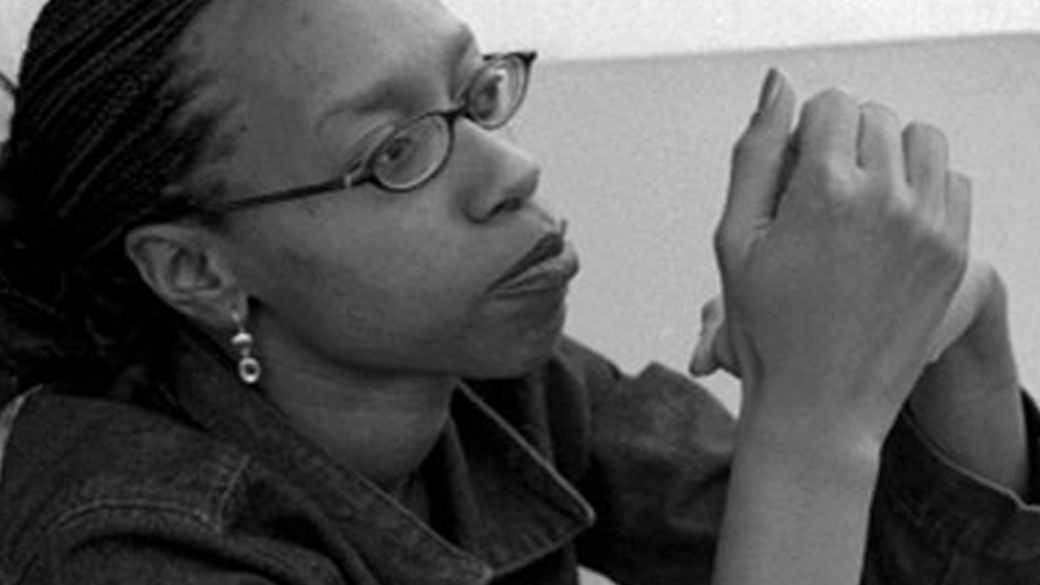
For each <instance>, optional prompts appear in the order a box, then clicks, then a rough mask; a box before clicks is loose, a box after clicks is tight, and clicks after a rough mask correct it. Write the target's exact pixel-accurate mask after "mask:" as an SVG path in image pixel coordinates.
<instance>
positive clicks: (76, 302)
mask: <svg viewBox="0 0 1040 585" xmlns="http://www.w3.org/2000/svg"><path fill="white" fill-rule="evenodd" d="M207 3H208V0H50V1H49V2H48V3H47V5H46V6H45V7H44V9H43V10H42V12H41V14H40V16H39V18H38V20H37V22H36V25H35V26H34V28H33V31H32V34H31V36H30V40H29V45H28V47H27V49H26V52H25V54H24V56H23V60H22V69H21V72H20V75H19V80H18V87H17V88H16V90H15V109H14V114H13V116H12V119H11V129H10V136H9V143H8V144H7V146H6V148H5V153H4V157H3V162H2V163H0V370H3V371H4V372H6V373H7V374H8V375H10V376H15V377H16V378H17V381H18V384H17V385H19V386H23V387H24V386H25V385H28V384H34V383H38V382H40V381H44V380H50V379H55V378H59V379H65V380H70V379H71V380H77V381H81V380H83V379H84V377H91V378H92V379H93V378H97V377H99V376H100V377H104V376H114V375H116V374H118V373H119V372H120V371H121V369H125V368H126V367H127V366H128V365H129V364H135V363H140V362H147V361H148V359H150V358H149V355H151V354H155V353H156V351H157V348H160V347H161V345H162V342H163V340H164V339H168V338H169V337H170V335H169V332H170V331H171V329H172V325H173V323H174V322H175V320H176V316H175V315H174V312H173V311H172V310H170V309H168V308H166V307H165V306H164V305H162V304H161V303H160V302H159V301H158V299H156V298H155V296H154V294H152V293H151V292H150V291H149V290H148V289H147V288H146V287H145V285H144V284H143V282H142V280H141V278H140V277H139V276H138V275H137V273H136V271H135V269H134V267H133V265H132V264H131V262H130V261H129V259H128V258H127V257H126V254H125V251H124V249H123V236H125V234H126V233H127V232H128V231H129V230H130V229H131V228H133V227H135V226H139V225H142V224H144V223H147V222H150V221H157V220H159V219H163V218H170V217H177V216H184V215H189V214H192V213H196V212H197V210H198V209H199V208H200V207H201V206H200V205H197V204H196V203H197V201H196V200H195V197H198V196H199V194H198V193H196V194H194V195H191V194H189V193H188V191H187V190H185V189H178V188H174V186H175V185H179V184H184V182H185V181H186V180H187V177H188V176H189V174H190V173H191V172H192V170H193V169H196V168H197V167H198V165H200V164H202V163H203V162H204V160H205V158H206V157H207V156H211V154H210V153H212V151H214V150H215V149H214V148H213V147H212V143H213V142H214V141H215V139H214V134H215V130H214V128H215V127H216V125H217V122H218V121H219V119H220V116H221V112H220V111H204V110H203V109H202V108H197V107H195V105H196V104H193V97H194V96H196V95H197V93H198V91H199V90H200V87H201V86H202V85H204V84H205V83H206V76H205V75H203V74H201V73H199V72H197V71H193V70H192V65H191V63H190V61H189V60H188V59H186V58H185V57H184V55H183V52H182V51H180V50H179V49H180V47H179V41H180V39H181V38H183V36H184V33H185V31H186V29H187V28H188V26H189V25H190V24H191V23H192V21H193V19H194V18H195V17H196V16H197V14H198V13H199V12H200V10H201V9H202V8H203V7H204V6H205V5H206V4H207ZM225 150H226V149H225ZM210 195H211V194H210ZM202 219H203V220H207V221H215V220H214V218H202ZM3 398H4V397H3V396H0V401H2V399H3Z"/></svg>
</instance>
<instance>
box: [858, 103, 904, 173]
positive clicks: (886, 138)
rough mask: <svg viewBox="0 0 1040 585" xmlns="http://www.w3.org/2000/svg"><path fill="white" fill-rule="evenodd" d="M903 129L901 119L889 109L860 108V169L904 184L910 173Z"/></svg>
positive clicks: (865, 106)
mask: <svg viewBox="0 0 1040 585" xmlns="http://www.w3.org/2000/svg"><path fill="white" fill-rule="evenodd" d="M899 126H900V122H899V117H898V116H896V113H895V112H894V111H893V110H892V109H890V108H888V107H886V106H883V105H881V104H878V103H867V104H863V107H861V108H860V127H859V156H858V161H859V166H860V167H861V168H863V169H866V170H869V171H873V172H879V173H884V174H885V175H886V176H888V177H889V178H890V179H892V180H893V181H899V182H900V184H902V183H905V182H906V176H905V174H906V173H905V170H904V169H905V164H904V161H903V158H904V157H903V143H902V140H901V138H900V132H899Z"/></svg>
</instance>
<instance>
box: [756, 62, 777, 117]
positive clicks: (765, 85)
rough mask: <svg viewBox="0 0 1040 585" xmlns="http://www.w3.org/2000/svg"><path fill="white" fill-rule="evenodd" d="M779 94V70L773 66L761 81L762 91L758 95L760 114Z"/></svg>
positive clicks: (770, 105) (771, 104) (769, 106)
mask: <svg viewBox="0 0 1040 585" xmlns="http://www.w3.org/2000/svg"><path fill="white" fill-rule="evenodd" d="M779 95H780V72H779V71H777V70H776V68H775V67H771V68H770V69H769V73H767V74H766V80H765V81H764V82H762V93H761V94H760V95H759V96H758V111H757V112H755V113H756V114H761V113H762V112H765V111H766V110H768V109H769V108H771V107H772V106H773V103H774V102H776V98H777V96H779Z"/></svg>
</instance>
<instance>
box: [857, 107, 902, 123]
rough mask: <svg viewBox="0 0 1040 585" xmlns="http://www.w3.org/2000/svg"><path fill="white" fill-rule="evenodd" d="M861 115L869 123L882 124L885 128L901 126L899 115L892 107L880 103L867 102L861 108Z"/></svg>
mask: <svg viewBox="0 0 1040 585" xmlns="http://www.w3.org/2000/svg"><path fill="white" fill-rule="evenodd" d="M860 115H862V116H863V117H864V118H865V119H866V120H867V121H868V123H874V124H880V125H882V126H884V127H889V128H892V127H894V128H898V127H899V125H900V121H899V114H897V113H896V111H895V110H894V109H892V108H891V107H889V106H887V105H885V104H883V103H880V102H874V101H871V102H866V103H864V104H863V105H861V106H860Z"/></svg>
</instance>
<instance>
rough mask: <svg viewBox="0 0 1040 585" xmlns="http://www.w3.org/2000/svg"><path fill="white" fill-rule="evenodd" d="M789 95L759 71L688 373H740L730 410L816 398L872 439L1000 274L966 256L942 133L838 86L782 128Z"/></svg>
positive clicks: (779, 78) (998, 294)
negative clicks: (736, 400) (738, 403)
mask: <svg viewBox="0 0 1040 585" xmlns="http://www.w3.org/2000/svg"><path fill="white" fill-rule="evenodd" d="M795 101H796V100H795V95H794V92H793V90H792V89H791V87H790V85H789V84H788V82H787V80H786V79H785V78H784V77H783V75H782V74H779V73H777V72H771V73H770V76H769V77H768V78H767V82H766V84H765V85H764V87H763V89H762V95H761V98H760V103H759V109H758V111H757V112H756V113H755V115H754V117H753V118H752V121H751V123H750V124H749V126H748V128H747V129H746V130H745V132H744V134H743V135H742V136H741V137H740V139H739V140H738V142H737V144H736V146H735V148H734V155H733V164H732V172H731V180H730V187H729V194H728V199H727V203H726V207H725V210H724V212H723V216H722V219H721V221H720V223H719V226H718V229H717V231H716V238H715V249H716V254H717V257H718V262H719V268H720V272H721V276H722V288H723V294H722V298H721V299H716V300H714V301H712V302H709V303H708V304H707V305H706V306H705V308H704V310H703V312H702V320H703V323H702V337H701V341H700V343H699V344H698V347H697V349H696V350H695V354H694V358H693V361H692V364H691V372H692V373H694V374H697V375H703V374H707V373H710V372H711V371H713V370H715V369H717V368H720V367H721V368H724V369H726V370H728V371H730V372H732V373H734V374H736V375H738V376H739V377H740V378H741V380H742V383H743V387H744V407H743V408H744V409H750V410H752V411H755V412H757V411H759V410H761V411H763V412H768V413H771V414H769V415H768V416H776V415H777V413H779V414H780V416H781V418H786V417H795V418H797V417H799V416H802V415H804V414H805V413H806V412H808V410H807V409H809V410H813V409H815V410H822V411H824V413H825V415H830V416H838V417H840V419H841V420H842V421H844V423H847V424H853V425H858V426H859V429H858V430H859V431H861V432H864V433H866V434H873V435H875V436H877V437H879V438H880V437H883V436H884V434H885V433H887V431H888V429H889V428H890V427H891V425H892V424H893V422H894V419H895V417H896V416H897V415H898V412H899V411H900V409H901V407H902V405H903V404H904V403H905V401H906V400H907V398H908V396H909V394H910V392H911V390H912V389H913V387H914V384H915V382H916V381H917V380H918V379H919V378H920V376H921V374H922V372H923V370H924V368H925V367H926V365H928V364H929V363H931V362H934V361H935V360H937V359H939V357H940V356H941V355H942V354H943V352H944V350H945V349H946V348H948V347H949V346H950V345H951V344H953V343H955V342H957V341H959V340H962V339H964V338H965V337H966V332H967V331H968V330H969V329H971V328H973V327H978V326H979V324H978V323H977V321H978V320H979V318H980V316H981V315H992V314H993V313H994V311H984V310H983V308H984V307H985V306H986V305H987V303H991V304H992V303H993V302H996V301H995V300H994V299H1001V300H1002V298H1003V296H1002V295H1003V288H1002V284H1001V283H1000V281H999V278H998V277H997V275H996V273H995V271H994V270H993V269H992V268H991V267H990V266H988V265H986V264H984V263H982V262H979V261H977V260H974V259H972V260H969V254H968V243H969V233H970V206H971V205H970V197H971V193H970V191H971V188H970V183H969V181H968V179H967V178H966V177H964V176H963V175H961V174H959V173H957V172H955V171H953V170H951V169H950V168H949V160H948V156H949V155H948V147H947V143H946V139H945V136H944V135H943V134H942V132H941V131H940V130H938V129H937V128H935V127H933V126H930V125H927V124H923V123H912V124H909V125H907V126H906V127H905V128H904V127H903V126H902V124H901V122H900V120H899V119H898V117H897V116H896V114H895V113H894V112H892V111H891V110H889V109H888V108H886V107H884V106H881V105H879V104H874V103H859V102H858V101H857V100H856V99H854V98H853V97H852V96H851V95H849V94H847V93H844V92H842V91H838V90H828V91H825V92H823V93H820V94H818V95H817V96H815V97H813V98H812V99H810V100H809V101H808V102H806V103H805V104H804V106H803V108H802V111H801V116H800V119H799V121H798V125H797V127H796V128H795V126H794V122H795ZM723 307H725V310H723ZM1003 312H1004V311H1003V309H1001V311H998V312H997V313H999V314H997V315H996V317H992V316H991V318H996V319H998V320H1002V319H1004V318H1005V316H1004V315H1003ZM764 388H768V389H769V390H768V391H766V390H763V389H764ZM788 420H789V421H790V420H791V419H788Z"/></svg>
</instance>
